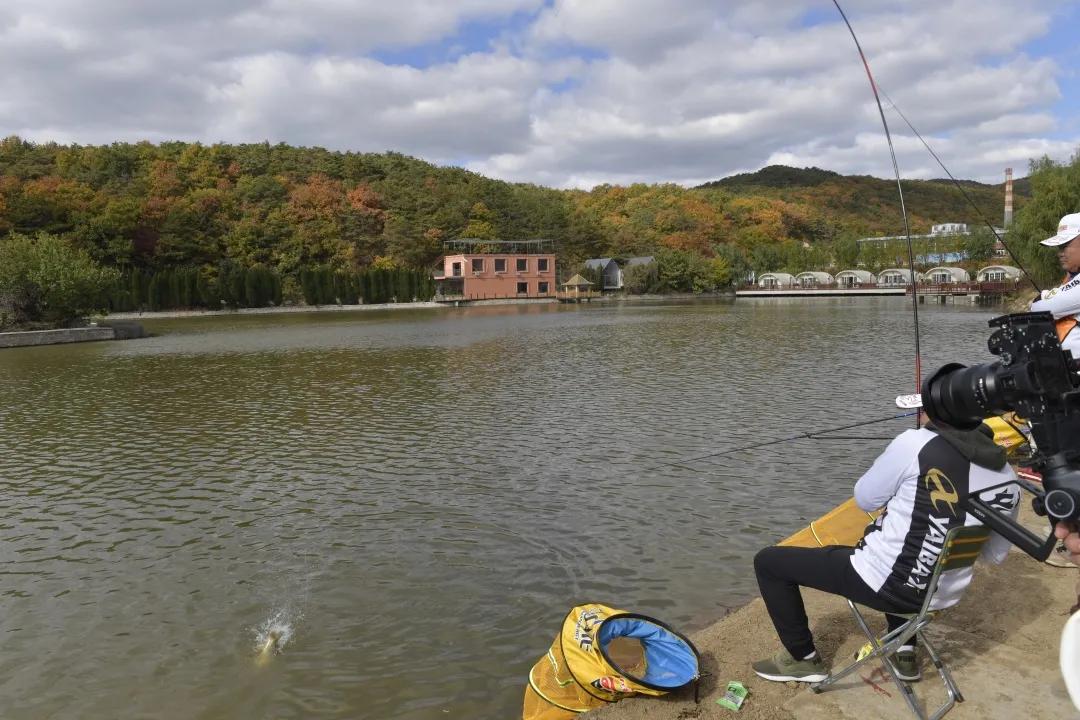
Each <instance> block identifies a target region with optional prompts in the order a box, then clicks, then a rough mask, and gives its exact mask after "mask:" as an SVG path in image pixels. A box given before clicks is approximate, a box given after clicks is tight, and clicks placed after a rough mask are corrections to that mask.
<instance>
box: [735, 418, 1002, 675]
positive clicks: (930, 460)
mask: <svg viewBox="0 0 1080 720" xmlns="http://www.w3.org/2000/svg"><path fill="white" fill-rule="evenodd" d="M989 430H990V429H989V428H988V427H987V426H985V425H980V426H979V428H977V429H975V430H970V431H965V430H958V429H956V428H953V427H951V426H948V425H944V424H941V423H937V422H930V423H927V424H926V425H925V426H924V427H922V428H920V429H918V430H907V431H905V432H903V433H901V434H900V435H899V436H897V437H896V438H895V439H894V440H893V441H892V442H891V443H890V444H889V446H888V447H887V448H885V451H884V452H883V453H882V454H881V455H880V456H878V458H877V459H876V460H875V461H874V464H873V466H871V468H870V469H869V470H867V471H866V473H865V474H864V475H863V476H862V477H861V478H859V481H858V482H857V483H856V485H855V501H856V503H857V504H858V505H859V507H860V508H862V509H863V510H866V511H867V512H869V511H872V510H876V509H878V508H881V507H884V512H882V513H881V515H880V516H879V517H878V518H877V519H876V520H874V521H873V522H872V523H870V525H868V526H867V528H866V531H865V534H864V535H863V538H862V540H860V541H859V543H858V544H857V545H856V546H855V547H846V546H840V545H835V546H829V547H821V548H801V547H768V548H765V549H764V550H762V551H760V552H759V553H758V554H757V556H756V557H755V558H754V570H755V572H756V574H757V581H758V587H759V589H760V591H761V597H762V600H764V601H765V606H766V607H767V608H768V611H769V616H770V617H771V618H772V621H773V625H774V626H775V628H776V632H777V634H778V635H779V636H780V643H781V644H782V645H783V649H781V650H780V652H779V653H777V654H776V655H775V656H773V657H772V658H770V659H767V660H761V661H759V662H756V663H754V664H753V668H754V672H756V673H757V674H758V675H759V676H761V677H763V678H765V679H766V680H777V681H789V680H797V681H803V682H820V681H822V680H824V679H825V678H826V677H828V674H829V671H828V669H827V668H826V666H825V663H824V662H823V661H822V658H821V656H820V655H819V654H818V651H817V649H816V648H815V646H814V637H813V635H812V634H811V632H810V625H809V621H808V620H807V617H806V610H805V607H804V605H803V598H802V594H801V593H800V590H799V588H800V587H809V588H814V589H817V590H822V591H824V592H827V593H833V594H836V595H841V596H843V597H846V598H848V599H850V600H852V601H853V602H856V603H858V604H860V605H865V606H866V607H869V608H873V609H875V610H880V611H882V612H884V613H886V619H887V621H888V625H889V629H890V630H893V629H895V628H898V627H900V625H902V624H903V623H904V622H905V620H904V618H901V617H898V616H896V615H892V614H890V613H914V612H918V610H919V608H920V606H921V605H922V602H923V600H924V599H925V590H926V584H927V582H928V580H929V578H930V574H931V572H932V570H933V566H934V564H935V562H936V560H937V557H938V555H939V554H940V552H941V548H942V541H943V539H944V537H945V534H946V533H947V532H948V531H949V530H951V529H952V528H954V527H958V526H961V525H978V524H979V522H978V520H976V519H975V518H974V517H971V516H968V514H967V513H966V512H965V511H964V510H963V508H961V507H960V506H959V504H958V502H957V501H958V500H959V498H960V497H961V496H963V495H965V494H967V493H968V492H972V493H978V492H979V491H980V490H981V489H984V488H989V487H992V486H994V485H999V484H1002V483H1006V482H1008V481H1010V480H1014V479H1015V474H1014V473H1013V471H1012V469H1011V468H1010V467H1009V465H1008V464H1007V463H1006V461H1005V451H1004V450H1003V449H1002V448H1000V447H998V446H997V445H995V444H994V442H993V438H992V433H990V431H989ZM980 497H982V499H983V500H985V501H986V502H987V503H989V504H990V505H991V506H992V507H994V508H995V509H996V510H998V511H1002V512H1006V513H1008V514H1011V515H1012V516H1013V517H1015V516H1016V512H1017V508H1018V505H1019V499H1020V492H1019V489H1018V488H1017V487H1016V486H1015V485H1012V486H1009V487H1007V488H1005V489H1004V490H999V491H995V492H992V493H987V494H986V495H983V496H980ZM1008 549H1009V543H1008V541H1006V540H1005V539H1004V538H1001V537H999V536H998V535H997V534H996V533H992V534H991V536H990V541H989V542H988V543H987V544H986V546H985V547H984V549H983V557H984V558H988V559H990V560H991V561H992V562H994V563H999V562H1001V561H1002V560H1003V559H1004V558H1005V554H1006V553H1007V552H1008ZM971 576H972V569H971V568H970V567H968V568H965V569H963V570H954V571H950V572H949V573H947V574H946V575H944V576H942V580H941V584H940V586H939V589H938V591H937V594H936V595H935V599H934V606H935V609H940V608H943V607H948V606H949V605H952V604H954V603H955V602H956V601H957V600H959V598H960V594H961V593H962V592H963V590H964V588H965V587H966V586H967V584H968V583H969V582H970V581H971ZM894 666H895V667H896V669H897V671H898V675H899V676H900V678H901V679H903V680H907V681H913V680H918V679H919V678H920V673H919V668H918V662H917V660H916V656H915V647H914V646H913V645H910V646H904V647H902V648H901V649H900V651H899V652H897V653H896V655H895V662H894Z"/></svg>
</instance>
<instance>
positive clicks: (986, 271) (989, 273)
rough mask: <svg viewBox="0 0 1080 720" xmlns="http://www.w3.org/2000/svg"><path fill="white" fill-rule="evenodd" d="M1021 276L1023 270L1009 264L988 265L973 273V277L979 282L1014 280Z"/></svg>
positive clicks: (1022, 275)
mask: <svg viewBox="0 0 1080 720" xmlns="http://www.w3.org/2000/svg"><path fill="white" fill-rule="evenodd" d="M1022 277H1024V273H1023V271H1022V270H1020V268H1014V267H1012V266H1011V265H988V266H986V267H984V268H983V269H981V270H979V272H977V273H975V279H976V280H977V281H979V282H1004V281H1012V282H1016V281H1017V280H1019V279H1020V278H1022Z"/></svg>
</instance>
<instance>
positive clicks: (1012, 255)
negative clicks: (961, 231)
mask: <svg viewBox="0 0 1080 720" xmlns="http://www.w3.org/2000/svg"><path fill="white" fill-rule="evenodd" d="M881 94H882V95H884V96H885V99H886V100H888V101H889V106H890V107H891V108H892V109H893V110H895V111H896V114H897V115H899V116H900V118H901V119H902V120H903V121H904V123H905V124H906V125H907V126H908V128H909V129H910V130H911V132H913V133H915V137H917V138H919V142H921V143H922V144H923V147H924V148H926V151H927V152H929V153H930V155H931V156H932V157H933V158H934V160H936V161H937V164H938V165H939V166H940V167H941V169H942V170H944V171H945V174H946V175H948V176H949V179H950V180H952V183H953V185H955V186H956V189H957V190H959V191H960V194H961V195H963V196H964V199H965V200H967V202H968V204H969V205H971V207H973V208H974V209H975V212H976V214H978V216H979V218H980V219H982V221H983V222H984V223H985V224H986V227H988V228H990V232H992V233H993V234H994V237H995V238H997V241H998V242H999V243H1001V247H1003V248H1005V252H1007V253H1009V257H1010V258H1012V261H1013V262H1014V263H1016V266H1017V267H1018V268H1020V269H1021V270H1022V271H1023V272H1024V276H1025V277H1026V278H1027V279H1028V282H1030V283H1031V284H1032V285H1033V286H1034V287H1035V290H1037V291H1038V292H1042V288H1041V287H1039V284H1038V283H1037V282H1035V278H1033V277H1032V276H1031V274H1030V273H1029V272H1028V271H1027V268H1025V267H1024V266H1023V264H1022V263H1021V262H1020V259H1019V258H1017V257H1016V253H1014V252H1013V251H1012V248H1011V247H1009V246H1008V244H1007V243H1006V242H1005V238H1003V237H1002V236H1001V235H1000V234H999V233H998V231H997V228H995V227H994V225H993V223H991V222H990V220H989V219H987V217H986V214H985V213H983V211H982V208H980V207H979V206H978V205H977V204H976V203H975V201H974V200H973V199H972V198H971V195H969V194H968V191H967V190H965V189H964V186H963V185H961V184H960V181H959V180H957V179H956V178H955V177H953V174H952V173H951V172H949V168H947V167H945V163H944V162H942V161H941V158H940V157H938V154H937V153H936V152H934V148H932V147H930V143H928V142H926V139H925V138H923V136H922V135H921V134H920V133H919V131H918V130H916V129H915V126H914V125H912V124H911V121H910V120H908V118H907V115H905V114H904V113H903V111H902V110H900V107H899V106H898V105H897V104H896V103H895V102H894V101H893V99H892V98H891V97H889V93H887V92H885V91H884V90H882V91H881Z"/></svg>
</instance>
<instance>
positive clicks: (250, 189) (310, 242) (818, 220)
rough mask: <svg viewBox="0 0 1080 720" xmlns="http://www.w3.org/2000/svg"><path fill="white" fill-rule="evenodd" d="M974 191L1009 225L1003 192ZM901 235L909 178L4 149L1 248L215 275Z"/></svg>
mask: <svg viewBox="0 0 1080 720" xmlns="http://www.w3.org/2000/svg"><path fill="white" fill-rule="evenodd" d="M646 170H647V169H646V168H643V174H644V172H645V171H646ZM904 187H905V190H906V193H907V200H908V208H909V211H910V213H911V216H912V230H913V231H914V232H924V231H926V230H928V229H929V226H930V225H931V224H933V223H941V222H975V220H976V218H974V217H973V213H972V212H971V211H970V209H969V208H968V207H967V205H966V203H965V201H964V199H963V198H962V197H961V196H960V194H959V193H958V192H957V191H956V189H955V188H953V187H951V186H950V185H948V184H945V183H941V182H937V181H927V182H921V181H914V182H905V184H904ZM968 187H969V188H970V191H971V193H972V195H973V196H974V197H975V198H976V199H977V200H978V202H979V203H980V204H981V205H982V206H983V208H984V211H985V212H986V214H987V217H989V218H991V219H992V220H993V221H994V222H999V219H1000V217H1001V215H1002V204H1003V199H1002V196H1003V192H1002V189H1001V187H1000V186H986V185H980V184H978V183H968ZM901 227H902V223H901V221H900V214H899V209H898V204H897V198H896V189H895V184H894V183H890V182H889V181H888V180H880V179H876V178H870V177H842V176H839V175H836V174H835V173H830V172H828V171H824V170H815V169H810V170H798V169H793V168H780V167H770V168H766V169H765V170H762V171H760V172H759V173H754V174H751V175H741V176H736V177H732V178H727V179H725V180H721V181H718V182H716V183H710V184H709V185H708V186H705V187H702V188H694V189H687V188H683V187H679V186H676V185H645V184H635V185H630V186H626V187H621V186H610V185H601V186H598V187H596V188H594V189H592V190H591V191H588V192H585V191H574V190H555V189H550V188H544V187H538V186H535V185H527V184H512V183H506V182H501V181H498V180H492V179H489V178H485V177H482V176H480V175H477V174H476V173H472V172H469V171H466V170H463V169H460V168H452V167H438V166H435V165H432V164H430V163H427V162H424V161H422V160H418V159H415V158H411V157H407V156H405V155H401V154H398V153H383V154H371V153H343V152H332V151H328V150H324V149H321V148H298V147H291V146H288V145H284V144H278V145H270V144H267V143H262V144H247V145H211V146H206V145H201V144H197V143H181V142H167V143H162V144H159V145H153V144H150V143H137V144H129V143H114V144H112V145H108V146H78V145H71V146H63V145H56V144H37V143H31V142H27V141H24V140H22V139H20V138H17V137H9V138H7V139H4V140H2V141H0V238H2V237H3V236H4V235H6V234H7V233H8V232H15V233H21V234H34V233H37V232H40V231H44V232H47V233H50V234H53V235H58V236H61V237H63V238H64V239H65V240H66V241H67V242H69V243H70V244H72V245H74V246H76V247H78V248H81V249H84V250H86V251H88V252H89V253H90V254H91V255H92V256H93V258H95V259H96V260H98V261H99V262H101V263H103V264H105V265H111V266H117V267H121V268H130V269H133V270H146V271H157V270H161V269H165V268H177V267H184V268H203V269H204V270H205V272H207V273H211V274H212V273H214V272H217V271H216V270H215V268H218V267H221V266H222V263H228V264H229V265H230V266H232V267H241V268H244V267H247V268H250V267H265V268H268V269H270V270H272V271H274V272H276V273H279V274H280V275H282V276H284V277H289V276H297V275H298V274H299V273H300V272H301V271H302V270H303V269H305V268H312V267H323V268H331V269H339V270H362V269H364V268H370V267H377V268H382V269H392V268H395V267H398V268H405V267H410V268H430V267H431V266H432V264H433V263H434V262H435V261H436V260H437V259H438V257H439V256H440V254H441V250H442V241H443V240H446V239H452V238H457V237H474V238H490V239H524V238H548V239H552V240H555V241H556V243H557V247H558V249H559V250H558V252H559V256H560V265H559V269H560V274H563V273H564V272H566V271H570V270H572V269H573V268H574V267H575V265H576V264H578V263H580V261H581V260H583V259H585V258H588V257H600V256H616V257H618V256H630V255H650V254H652V255H656V254H661V253H667V255H668V256H672V257H673V256H675V255H678V256H680V257H685V258H691V259H692V258H695V257H696V258H716V257H721V258H724V259H725V262H728V263H729V264H731V263H735V264H739V263H742V262H743V261H745V262H746V263H747V264H748V265H749V266H750V267H754V268H755V269H759V270H772V269H779V268H781V267H791V268H798V269H808V268H812V267H815V266H818V265H820V266H827V265H828V264H830V263H831V262H832V261H833V259H835V258H838V257H839V248H840V247H841V246H843V247H844V248H846V250H845V251H844V252H845V253H846V254H847V255H848V256H850V253H851V252H852V250H853V249H854V248H855V246H854V242H853V240H854V238H856V237H859V236H864V235H873V234H887V233H888V234H891V233H895V232H898V231H900V229H901ZM673 254H674V255H673ZM851 260H852V258H851V257H846V258H845V259H844V260H843V262H850V261H851ZM862 260H869V259H861V260H860V261H862ZM886 261H887V260H886V259H880V262H886ZM873 262H877V260H874V261H873Z"/></svg>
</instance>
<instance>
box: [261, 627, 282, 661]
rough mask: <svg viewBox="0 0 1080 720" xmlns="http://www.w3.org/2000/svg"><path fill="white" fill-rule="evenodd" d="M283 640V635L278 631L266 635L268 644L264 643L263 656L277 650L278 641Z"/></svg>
mask: <svg viewBox="0 0 1080 720" xmlns="http://www.w3.org/2000/svg"><path fill="white" fill-rule="evenodd" d="M280 639H281V633H280V632H278V631H277V630H271V631H270V632H268V633H267V634H266V642H264V643H263V647H262V651H261V652H260V654H261V655H265V654H267V653H269V652H273V651H274V650H277V647H278V641H279V640H280Z"/></svg>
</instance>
